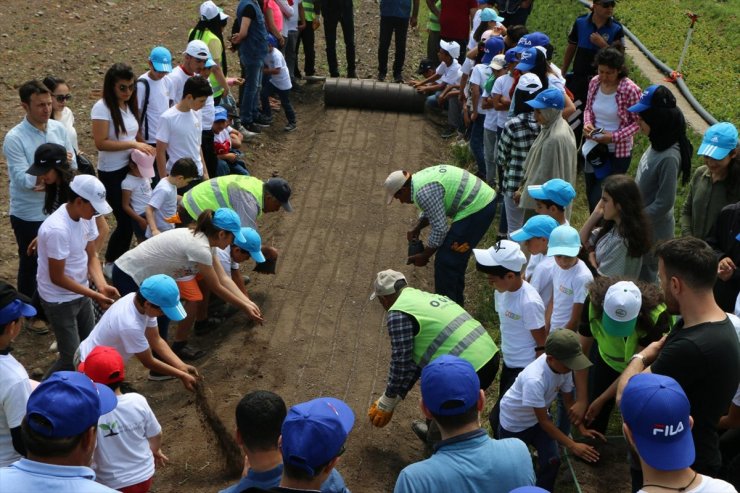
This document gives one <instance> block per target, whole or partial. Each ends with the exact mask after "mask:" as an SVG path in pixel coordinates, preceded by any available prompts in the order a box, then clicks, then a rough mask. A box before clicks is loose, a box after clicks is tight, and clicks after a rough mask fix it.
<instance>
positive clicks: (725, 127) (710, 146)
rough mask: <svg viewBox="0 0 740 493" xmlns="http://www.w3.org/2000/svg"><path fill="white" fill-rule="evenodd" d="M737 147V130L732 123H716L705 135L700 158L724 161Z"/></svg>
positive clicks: (700, 147) (700, 148)
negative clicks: (705, 157)
mask: <svg viewBox="0 0 740 493" xmlns="http://www.w3.org/2000/svg"><path fill="white" fill-rule="evenodd" d="M736 147H737V128H736V127H735V125H733V124H732V123H730V122H720V123H715V124H714V125H712V126H711V127H709V128H708V129H707V131H706V132H705V133H704V138H703V139H702V141H701V146H699V152H697V154H698V155H699V156H707V157H710V158H712V159H717V160H720V159H724V158H725V157H727V155H728V154H729V153H731V152H732V151H733V150H734V149H735V148H736Z"/></svg>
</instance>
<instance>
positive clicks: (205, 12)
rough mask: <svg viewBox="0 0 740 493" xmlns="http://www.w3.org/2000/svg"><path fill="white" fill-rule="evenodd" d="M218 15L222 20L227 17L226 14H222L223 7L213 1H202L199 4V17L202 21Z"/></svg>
mask: <svg viewBox="0 0 740 493" xmlns="http://www.w3.org/2000/svg"><path fill="white" fill-rule="evenodd" d="M216 16H219V19H221V20H222V21H225V20H226V19H228V18H229V16H228V15H226V14H224V9H222V8H219V7H218V6H217V5H216V4H215V3H213V2H212V1H211V0H208V1H207V2H203V3H202V4H200V18H201V19H203V20H204V21H208V20H211V19H213V18H214V17H216Z"/></svg>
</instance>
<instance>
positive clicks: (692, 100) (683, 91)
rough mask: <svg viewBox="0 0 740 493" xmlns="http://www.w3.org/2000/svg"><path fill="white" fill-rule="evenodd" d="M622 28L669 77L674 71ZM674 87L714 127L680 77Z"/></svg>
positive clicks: (584, 0)
mask: <svg viewBox="0 0 740 493" xmlns="http://www.w3.org/2000/svg"><path fill="white" fill-rule="evenodd" d="M578 1H579V2H580V3H581V4H582V5H583V6H585V7H587V8H590V7H591V3H590V2H587V1H586V0H578ZM622 27H624V33H625V34H626V35H627V37H628V38H629V39H630V41H632V42H633V43H634V44H635V46H637V49H638V50H640V51H641V52H642V53H643V54H644V55H645V56H646V57H647V59H648V60H650V62H651V63H652V64H653V65H655V66H656V67H657V68H658V70H660V71H661V72H663V74H665V75H667V76H670V75H671V74H672V73H673V72H674V70H673V69H672V68H671V67H669V66H668V65H666V64H665V63H663V62H662V61H661V60H659V59H658V58H657V57H656V56H655V55H653V53H652V52H651V51H650V50H648V49H647V47H646V46H645V45H644V44H642V41H640V40H639V38H638V37H637V36H635V35H634V34H633V33H632V31H630V30H629V29H627V27H626V26H624V25H623V26H622ZM676 85H677V86H678V90H679V91H681V94H683V97H684V98H686V101H688V103H689V104H690V105H691V107H692V108H694V111H696V112H697V113H698V114H699V116H701V117H702V118H703V119H704V120H705V121H706V122H707V123H708V124H710V125H714V124H715V123H717V119H716V118H715V117H714V116H712V115H711V114H710V113H709V112H708V111H707V110H706V109H704V107H703V106H702V105H701V103H699V101H697V100H696V98H695V97H694V95H693V94H691V90H690V89H689V88H688V86H687V85H686V82H684V80H683V78H682V77H679V78H677V79H676Z"/></svg>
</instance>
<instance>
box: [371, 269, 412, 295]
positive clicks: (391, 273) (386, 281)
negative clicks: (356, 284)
mask: <svg viewBox="0 0 740 493" xmlns="http://www.w3.org/2000/svg"><path fill="white" fill-rule="evenodd" d="M401 280H403V281H405V280H406V276H404V275H403V274H401V273H400V272H398V271H395V270H391V269H388V270H382V271H380V272H378V275H377V277H376V278H375V282H374V283H373V292H372V293H371V294H370V299H371V300H374V299H375V298H376V297H377V296H388V295H389V294H393V293H395V292H396V282H398V281H401Z"/></svg>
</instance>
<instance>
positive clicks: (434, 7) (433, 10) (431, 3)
mask: <svg viewBox="0 0 740 493" xmlns="http://www.w3.org/2000/svg"><path fill="white" fill-rule="evenodd" d="M426 2H427V8H428V9H429V12H431V13H432V14H434V16H435V17H437V18H439V13H440V12H439V9H438V8H437V5H435V4H436V2H435V1H434V0H426Z"/></svg>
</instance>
